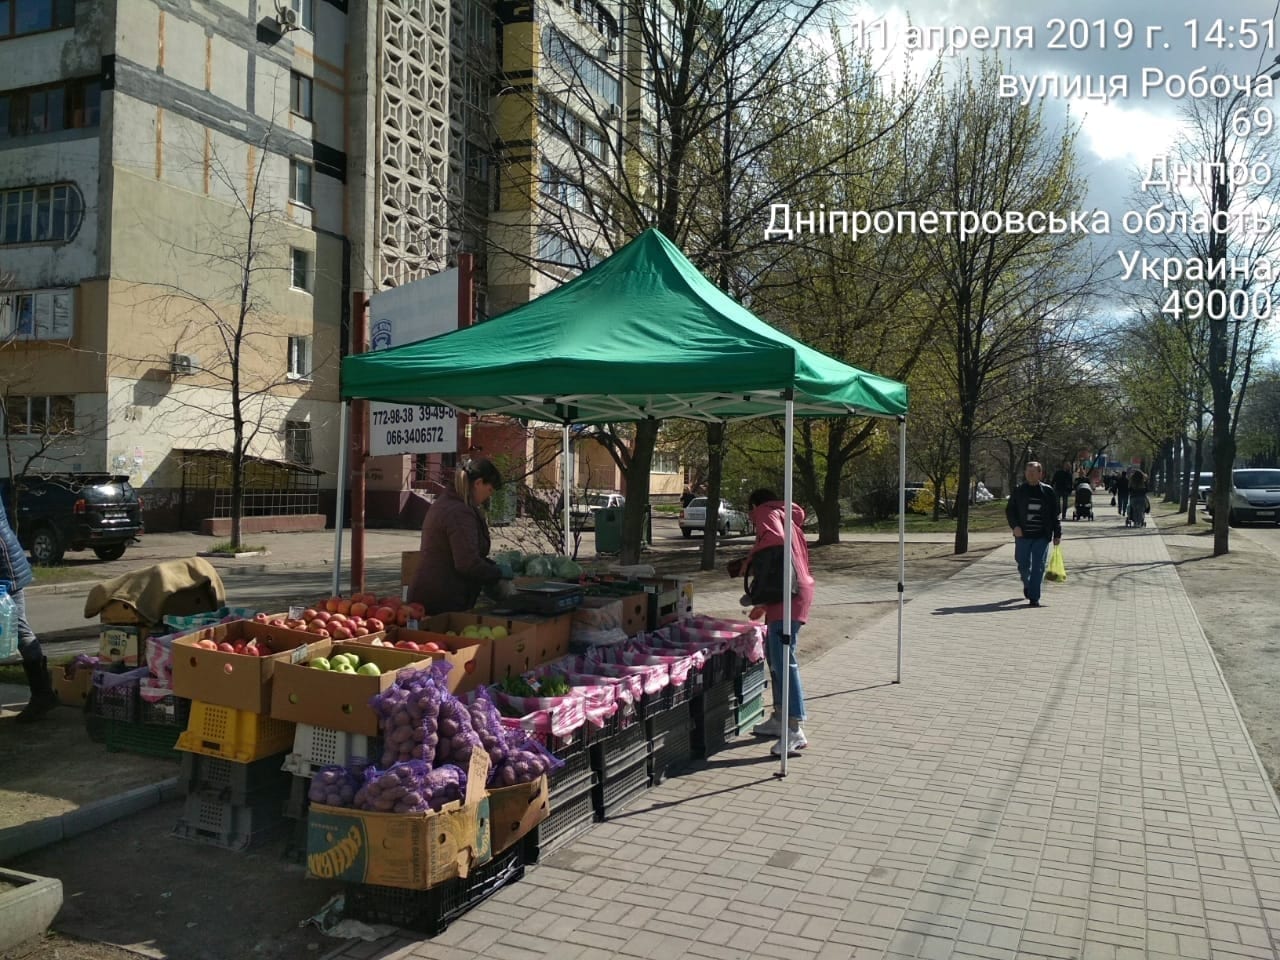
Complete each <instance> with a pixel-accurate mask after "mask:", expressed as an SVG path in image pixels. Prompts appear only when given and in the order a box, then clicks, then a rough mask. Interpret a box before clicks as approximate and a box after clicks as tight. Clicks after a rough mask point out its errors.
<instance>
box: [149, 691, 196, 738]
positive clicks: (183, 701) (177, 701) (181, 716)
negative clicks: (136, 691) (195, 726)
mask: <svg viewBox="0 0 1280 960" xmlns="http://www.w3.org/2000/svg"><path fill="white" fill-rule="evenodd" d="M138 705H139V707H141V710H142V722H143V723H149V724H153V725H155V726H159V727H173V728H174V729H179V728H180V729H184V730H185V729H186V726H187V724H188V723H190V722H191V701H190V700H188V699H187V698H186V697H180V696H178V695H177V694H173V693H171V694H168V695H167V696H165V697H162V698H161V699H159V700H157V701H156V702H155V703H151V702H150V701H148V700H145V699H142V698H139V701H138Z"/></svg>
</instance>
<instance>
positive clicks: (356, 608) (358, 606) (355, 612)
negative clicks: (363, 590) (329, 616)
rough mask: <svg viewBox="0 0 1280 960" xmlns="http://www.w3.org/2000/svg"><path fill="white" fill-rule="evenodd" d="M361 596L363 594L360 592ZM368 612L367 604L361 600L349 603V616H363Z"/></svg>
mask: <svg viewBox="0 0 1280 960" xmlns="http://www.w3.org/2000/svg"><path fill="white" fill-rule="evenodd" d="M361 596H363V594H361ZM368 612H369V605H368V604H367V603H365V602H364V601H363V600H357V601H356V602H355V603H353V604H351V616H353V617H363V616H364V615H365V614H366V613H368Z"/></svg>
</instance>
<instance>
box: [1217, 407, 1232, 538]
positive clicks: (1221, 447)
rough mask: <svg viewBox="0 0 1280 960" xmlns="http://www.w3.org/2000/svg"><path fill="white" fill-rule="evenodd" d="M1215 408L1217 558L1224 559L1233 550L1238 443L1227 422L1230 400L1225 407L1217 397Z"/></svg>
mask: <svg viewBox="0 0 1280 960" xmlns="http://www.w3.org/2000/svg"><path fill="white" fill-rule="evenodd" d="M1217 392H1218V391H1217V390H1215V391H1214V393H1215V394H1216V393H1217ZM1213 406H1214V417H1213V555H1214V556H1215V557H1220V556H1222V555H1223V554H1225V553H1228V552H1230V550H1231V526H1230V523H1231V468H1232V467H1234V466H1235V460H1236V439H1235V437H1233V436H1232V435H1231V424H1230V423H1229V422H1227V421H1228V420H1229V419H1230V417H1231V398H1230V396H1228V397H1227V398H1226V402H1225V403H1223V404H1221V405H1220V404H1219V403H1218V398H1217V397H1216V396H1215V398H1214V404H1213ZM1219 413H1221V416H1219Z"/></svg>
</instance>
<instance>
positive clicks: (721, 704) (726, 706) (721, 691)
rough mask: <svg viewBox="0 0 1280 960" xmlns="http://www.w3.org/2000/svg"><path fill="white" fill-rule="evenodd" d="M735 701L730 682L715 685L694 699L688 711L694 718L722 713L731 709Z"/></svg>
mask: <svg viewBox="0 0 1280 960" xmlns="http://www.w3.org/2000/svg"><path fill="white" fill-rule="evenodd" d="M736 699H737V698H736V696H735V694H734V685H733V683H732V682H729V681H726V682H725V683H717V684H716V685H715V686H714V687H710V688H708V689H707V690H706V692H704V693H703V694H702V696H700V697H697V698H696V699H694V701H693V702H692V704H691V705H690V707H689V711H690V712H691V713H692V714H693V715H694V717H695V718H698V717H705V716H708V715H710V714H713V713H723V712H724V711H725V710H731V709H733V707H734V706H735V701H736Z"/></svg>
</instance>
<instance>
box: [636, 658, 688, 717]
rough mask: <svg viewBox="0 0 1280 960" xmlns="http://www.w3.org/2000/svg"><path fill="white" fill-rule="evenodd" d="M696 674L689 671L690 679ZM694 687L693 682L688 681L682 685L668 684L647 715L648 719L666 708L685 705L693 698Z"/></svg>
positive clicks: (672, 708)
mask: <svg viewBox="0 0 1280 960" xmlns="http://www.w3.org/2000/svg"><path fill="white" fill-rule="evenodd" d="M694 676H695V674H694V672H693V671H692V670H691V671H689V678H690V680H692V679H693V677H694ZM693 695H694V689H693V686H692V684H691V683H689V682H688V681H686V682H685V683H684V684H683V685H682V686H679V687H677V686H675V685H674V684H667V686H665V687H663V688H662V690H661V692H660V693H659V694H658V697H657V702H656V703H655V704H653V709H652V710H650V711H649V713H648V714H647V715H646V719H647V718H648V717H649V716H652V715H653V714H654V713H661V712H662V711H664V710H675V709H676V708H677V707H683V706H684V705H685V704H687V703H689V702H690V701H691V700H692V699H693Z"/></svg>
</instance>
